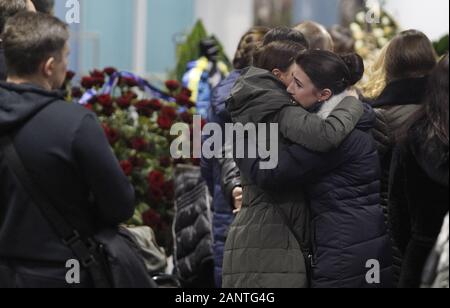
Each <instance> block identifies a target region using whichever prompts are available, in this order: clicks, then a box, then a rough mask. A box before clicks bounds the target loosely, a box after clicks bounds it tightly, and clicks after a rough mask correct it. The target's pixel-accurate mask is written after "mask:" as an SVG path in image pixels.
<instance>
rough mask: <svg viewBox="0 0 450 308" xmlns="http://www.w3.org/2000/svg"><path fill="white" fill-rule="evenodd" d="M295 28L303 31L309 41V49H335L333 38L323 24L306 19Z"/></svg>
mask: <svg viewBox="0 0 450 308" xmlns="http://www.w3.org/2000/svg"><path fill="white" fill-rule="evenodd" d="M293 29H294V30H297V31H300V32H301V33H303V35H304V36H305V37H306V39H307V40H308V42H309V49H311V50H314V49H320V50H328V51H333V50H334V42H333V38H332V37H331V35H330V33H329V32H328V30H327V29H326V28H325V27H324V26H323V25H321V24H319V23H317V22H313V21H305V22H303V23H301V24H299V25H297V26H295V27H294V28H293Z"/></svg>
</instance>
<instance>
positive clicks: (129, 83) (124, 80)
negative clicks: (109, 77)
mask: <svg viewBox="0 0 450 308" xmlns="http://www.w3.org/2000/svg"><path fill="white" fill-rule="evenodd" d="M121 84H124V85H127V86H128V87H130V88H132V87H136V86H137V85H138V83H137V82H136V80H134V79H133V78H130V77H122V78H121Z"/></svg>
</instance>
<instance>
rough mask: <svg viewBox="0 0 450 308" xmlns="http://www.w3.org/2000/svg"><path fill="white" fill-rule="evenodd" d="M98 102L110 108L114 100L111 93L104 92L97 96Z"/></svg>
mask: <svg viewBox="0 0 450 308" xmlns="http://www.w3.org/2000/svg"><path fill="white" fill-rule="evenodd" d="M97 102H98V103H99V104H100V105H102V106H103V107H104V108H110V107H112V104H113V101H112V98H111V95H109V94H102V95H99V96H97Z"/></svg>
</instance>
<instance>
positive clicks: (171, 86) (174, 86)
mask: <svg viewBox="0 0 450 308" xmlns="http://www.w3.org/2000/svg"><path fill="white" fill-rule="evenodd" d="M180 86H181V85H180V83H179V82H178V81H176V80H167V81H166V88H167V89H168V90H169V91H170V92H174V91H176V90H178V89H179V88H180Z"/></svg>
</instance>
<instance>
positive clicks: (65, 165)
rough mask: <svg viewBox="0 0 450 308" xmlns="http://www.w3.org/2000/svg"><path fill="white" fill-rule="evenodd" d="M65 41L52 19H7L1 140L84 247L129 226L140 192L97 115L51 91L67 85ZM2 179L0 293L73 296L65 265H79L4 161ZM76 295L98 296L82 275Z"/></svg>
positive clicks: (0, 105)
mask: <svg viewBox="0 0 450 308" xmlns="http://www.w3.org/2000/svg"><path fill="white" fill-rule="evenodd" d="M36 34H38V35H36ZM68 40H69V32H68V29H67V26H66V25H65V24H64V23H63V22H61V21H60V20H58V19H57V18H55V17H51V16H48V15H44V14H41V13H20V14H18V15H16V16H14V17H12V18H11V19H9V21H8V23H7V25H6V30H5V33H4V36H3V42H4V47H5V55H6V62H7V65H8V72H9V74H8V80H7V82H0V136H2V137H5V136H8V137H9V138H10V139H11V140H12V142H13V145H14V146H15V148H16V149H17V152H18V154H19V156H20V158H21V159H22V161H23V164H24V165H25V168H26V169H27V171H28V172H29V173H30V175H31V176H32V181H33V182H34V183H35V185H36V186H37V187H38V189H40V190H41V192H42V193H43V194H44V195H46V196H47V197H48V199H49V200H50V201H51V202H52V204H53V206H55V207H56V209H57V210H58V211H60V213H61V214H62V215H63V216H64V217H65V219H66V220H67V221H68V222H69V223H70V224H71V225H72V226H73V227H74V228H75V229H77V230H78V231H79V232H80V235H81V237H82V238H83V239H86V238H88V237H91V236H93V235H94V234H96V233H97V232H99V231H101V230H105V229H107V228H116V227H117V226H118V225H119V224H120V223H122V222H125V221H126V220H128V219H129V218H131V217H132V215H133V213H134V189H133V187H132V186H131V184H130V182H129V181H128V179H127V177H126V176H125V174H124V173H123V171H122V169H121V168H120V165H119V162H118V161H117V159H116V158H115V157H114V155H113V153H112V151H111V148H110V145H109V143H108V140H107V139H106V136H105V133H104V130H103V128H102V127H101V125H100V124H99V122H98V120H97V118H96V115H95V114H94V113H92V112H91V111H89V110H87V109H86V108H83V107H82V106H80V105H75V104H69V103H67V102H65V101H64V99H63V97H62V96H61V95H60V94H59V92H57V91H55V89H59V88H60V87H61V85H62V83H63V82H64V80H65V76H66V70H67V57H68V54H69V49H68ZM49 42H52V44H49ZM31 55H32V56H31ZM0 178H1V181H0V204H1V206H0V287H7V288H15V287H22V288H36V287H39V288H42V287H49V288H64V287H69V285H68V284H67V282H66V280H65V279H66V278H65V277H66V274H67V269H66V262H67V261H68V260H71V259H76V257H75V256H74V254H73V252H72V251H71V250H70V248H68V247H67V246H66V245H64V244H63V242H62V239H60V238H59V237H58V235H57V234H56V233H55V231H54V230H53V228H52V227H51V226H50V223H49V222H48V221H47V219H46V218H45V217H44V215H43V214H42V213H41V211H40V210H39V208H38V206H37V205H36V204H35V203H34V202H33V200H31V198H30V196H29V195H28V194H27V192H26V191H25V190H24V189H23V187H22V185H21V183H20V182H19V181H18V179H17V177H16V176H15V175H14V171H13V170H11V168H10V167H9V165H8V164H7V163H6V161H5V157H4V154H3V153H0ZM73 287H92V284H91V279H90V277H89V275H88V274H87V272H86V271H85V270H82V271H81V281H80V284H77V285H73Z"/></svg>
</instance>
